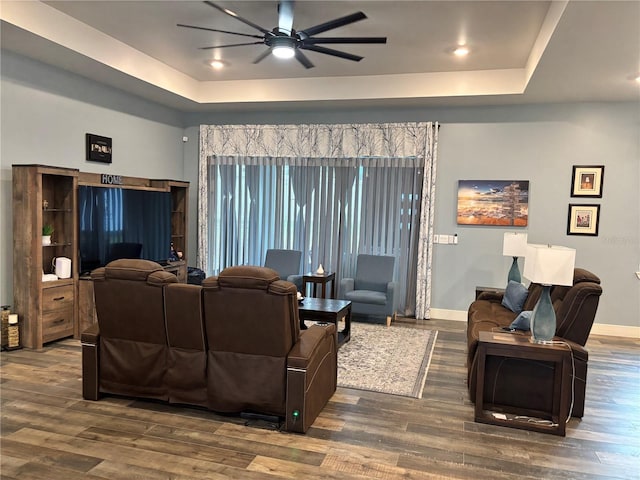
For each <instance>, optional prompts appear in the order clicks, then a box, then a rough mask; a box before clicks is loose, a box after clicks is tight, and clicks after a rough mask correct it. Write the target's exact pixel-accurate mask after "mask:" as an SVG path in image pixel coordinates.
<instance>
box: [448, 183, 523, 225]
mask: <svg viewBox="0 0 640 480" xmlns="http://www.w3.org/2000/svg"><path fill="white" fill-rule="evenodd" d="M528 219H529V181H528V180H526V181H524V180H459V181H458V225H494V226H509V227H526V226H527V222H528Z"/></svg>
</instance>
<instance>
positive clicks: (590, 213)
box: [567, 203, 600, 237]
mask: <svg viewBox="0 0 640 480" xmlns="http://www.w3.org/2000/svg"><path fill="white" fill-rule="evenodd" d="M599 223H600V205H577V204H574V203H571V204H569V220H568V222H567V235H592V236H594V237H597V236H598V225H599Z"/></svg>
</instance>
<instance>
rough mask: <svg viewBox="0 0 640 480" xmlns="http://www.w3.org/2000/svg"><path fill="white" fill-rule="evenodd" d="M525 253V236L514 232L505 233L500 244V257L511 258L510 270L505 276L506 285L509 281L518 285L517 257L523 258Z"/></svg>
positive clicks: (519, 280) (520, 279) (519, 277)
mask: <svg viewBox="0 0 640 480" xmlns="http://www.w3.org/2000/svg"><path fill="white" fill-rule="evenodd" d="M526 253H527V234H526V233H516V232H505V234H504V241H503V242H502V255H504V256H505V257H513V263H512V264H511V270H509V275H508V276H507V283H509V282H510V281H511V280H513V281H514V282H518V283H520V282H521V281H522V277H521V276H520V269H519V268H518V257H524V256H525V254H526Z"/></svg>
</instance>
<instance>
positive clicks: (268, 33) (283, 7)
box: [177, 0, 387, 68]
mask: <svg viewBox="0 0 640 480" xmlns="http://www.w3.org/2000/svg"><path fill="white" fill-rule="evenodd" d="M204 3H206V4H207V5H209V6H210V7H213V8H215V9H216V10H218V11H220V12H222V13H224V14H225V15H229V16H231V17H233V18H235V19H236V20H238V21H240V22H242V23H244V24H245V25H248V26H250V27H251V28H253V29H255V30H258V31H259V32H260V33H262V36H260V35H251V34H246V33H240V32H231V31H228V30H218V29H215V28H207V27H198V26H195V25H184V24H181V23H179V24H177V25H178V26H179V27H184V28H193V29H196V30H206V31H211V32H218V33H225V34H229V35H237V36H242V37H249V38H254V39H256V40H260V41H253V42H245V43H233V44H227V45H217V46H213V47H201V49H202V50H211V49H216V48H228V47H240V46H245V45H260V44H264V45H266V46H267V47H269V48H268V50H266V51H265V52H263V53H262V54H260V55H259V56H258V57H257V58H256V59H255V60H254V61H253V63H259V62H261V61H262V60H264V59H265V58H266V57H268V56H269V55H270V54H273V56H275V57H277V58H284V59H286V58H293V57H295V58H296V60H298V62H300V64H301V65H302V66H303V67H305V68H313V66H314V65H313V63H311V61H310V60H309V59H308V58H307V56H306V55H304V53H303V52H302V50H308V51H312V52H316V53H322V54H325V55H331V56H334V57H338V58H343V59H345V60H351V61H354V62H359V61H360V60H362V58H363V57H361V56H359V55H354V54H351V53H347V52H343V51H340V50H335V49H333V48H327V47H323V46H321V45H319V44H384V43H387V38H386V37H316V36H315V35H318V34H320V33H324V32H327V31H329V30H334V29H336V28H339V27H343V26H345V25H349V24H351V23H354V22H358V21H360V20H364V19H365V18H367V16H366V15H365V14H364V13H362V12H356V13H352V14H351V15H347V16H344V17H340V18H336V19H334V20H330V21H328V22H325V23H321V24H319V25H315V26H313V27H309V28H306V29H304V30H299V31H296V30H294V29H293V3H294V2H293V1H291V0H282V1H280V2H279V3H278V26H277V27H275V28H273V29H272V30H267V29H266V28H264V27H261V26H260V25H257V24H255V23H253V22H251V21H250V20H247V19H246V18H243V17H241V16H240V15H238V14H237V13H235V12H233V11H231V10H229V9H227V8H224V7H222V6H221V5H218V4H216V3H214V2H210V1H208V0H206V1H205V2H204Z"/></svg>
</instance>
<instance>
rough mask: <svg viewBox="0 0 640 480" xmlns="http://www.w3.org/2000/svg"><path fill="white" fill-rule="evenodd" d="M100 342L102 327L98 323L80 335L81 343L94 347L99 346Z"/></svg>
mask: <svg viewBox="0 0 640 480" xmlns="http://www.w3.org/2000/svg"><path fill="white" fill-rule="evenodd" d="M99 341H100V326H99V325H98V323H93V324H91V325H89V327H88V328H87V329H86V330H85V331H84V332H82V334H81V335H80V342H81V343H90V344H92V345H97V344H98V342H99Z"/></svg>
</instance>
